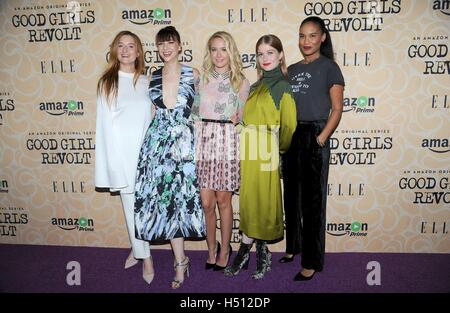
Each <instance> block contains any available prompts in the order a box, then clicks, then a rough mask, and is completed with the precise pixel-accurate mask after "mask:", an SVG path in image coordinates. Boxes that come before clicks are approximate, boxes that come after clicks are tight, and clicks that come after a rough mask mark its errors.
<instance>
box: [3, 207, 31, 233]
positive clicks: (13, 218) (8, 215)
mask: <svg viewBox="0 0 450 313" xmlns="http://www.w3.org/2000/svg"><path fill="white" fill-rule="evenodd" d="M26 224H28V213H27V212H25V210H24V208H17V207H0V236H1V237H4V236H8V237H15V236H17V231H18V230H19V228H20V227H22V226H20V225H26Z"/></svg>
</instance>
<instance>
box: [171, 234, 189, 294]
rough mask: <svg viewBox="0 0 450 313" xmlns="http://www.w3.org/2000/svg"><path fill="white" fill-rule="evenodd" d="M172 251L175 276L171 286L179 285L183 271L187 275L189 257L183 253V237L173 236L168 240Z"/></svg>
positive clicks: (181, 282)
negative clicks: (173, 237)
mask: <svg viewBox="0 0 450 313" xmlns="http://www.w3.org/2000/svg"><path fill="white" fill-rule="evenodd" d="M170 245H171V246H172V251H173V254H174V256H175V262H174V268H175V277H174V279H173V281H172V288H174V289H175V288H178V287H180V286H181V285H182V284H183V282H184V273H185V272H186V271H187V272H188V275H189V258H188V257H186V255H185V254H184V238H182V237H180V238H175V239H171V240H170Z"/></svg>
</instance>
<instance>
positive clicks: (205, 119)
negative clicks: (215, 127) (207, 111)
mask: <svg viewBox="0 0 450 313" xmlns="http://www.w3.org/2000/svg"><path fill="white" fill-rule="evenodd" d="M202 122H208V123H219V124H233V122H232V121H229V120H210V119H208V118H202Z"/></svg>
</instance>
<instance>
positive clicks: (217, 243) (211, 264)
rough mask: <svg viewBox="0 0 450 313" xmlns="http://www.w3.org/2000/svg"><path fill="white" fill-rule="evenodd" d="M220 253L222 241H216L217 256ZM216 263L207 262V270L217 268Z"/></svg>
mask: <svg viewBox="0 0 450 313" xmlns="http://www.w3.org/2000/svg"><path fill="white" fill-rule="evenodd" d="M219 253H220V242H218V241H216V257H217V255H218V254H219ZM215 266H216V263H208V262H205V270H210V269H212V268H215Z"/></svg>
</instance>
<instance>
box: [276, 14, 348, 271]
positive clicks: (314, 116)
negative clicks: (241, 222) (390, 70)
mask: <svg viewBox="0 0 450 313" xmlns="http://www.w3.org/2000/svg"><path fill="white" fill-rule="evenodd" d="M299 36H300V37H299V48H300V51H301V52H302V54H303V57H304V59H303V60H302V61H300V62H298V63H295V64H292V65H291V66H289V67H288V73H289V80H290V83H291V86H292V91H293V94H294V99H295V102H296V105H297V129H296V131H295V133H294V135H293V137H292V144H291V147H290V149H289V150H288V152H287V153H286V154H285V155H284V157H283V174H284V177H283V182H284V211H285V220H286V255H285V256H284V257H283V258H281V259H280V260H279V261H280V262H281V263H286V262H291V261H293V259H294V256H295V255H296V254H298V253H300V252H301V254H302V257H301V259H302V264H301V265H302V270H301V271H300V272H299V273H297V275H296V276H295V277H294V280H310V279H311V278H313V276H314V274H315V272H320V271H322V269H323V263H324V254H325V225H326V221H325V212H326V201H327V182H328V168H329V160H330V144H329V138H330V136H331V135H332V133H333V132H334V130H335V129H336V127H337V126H338V124H339V121H340V119H341V115H342V106H343V103H342V100H343V91H344V85H345V83H344V78H343V76H342V73H341V70H340V69H339V66H338V65H337V64H336V63H335V62H334V57H333V45H332V43H331V38H330V34H329V32H328V30H327V29H326V27H325V24H324V22H323V20H322V19H321V18H319V17H315V16H311V17H308V18H306V19H305V20H303V22H302V23H301V25H300V30H299Z"/></svg>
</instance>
